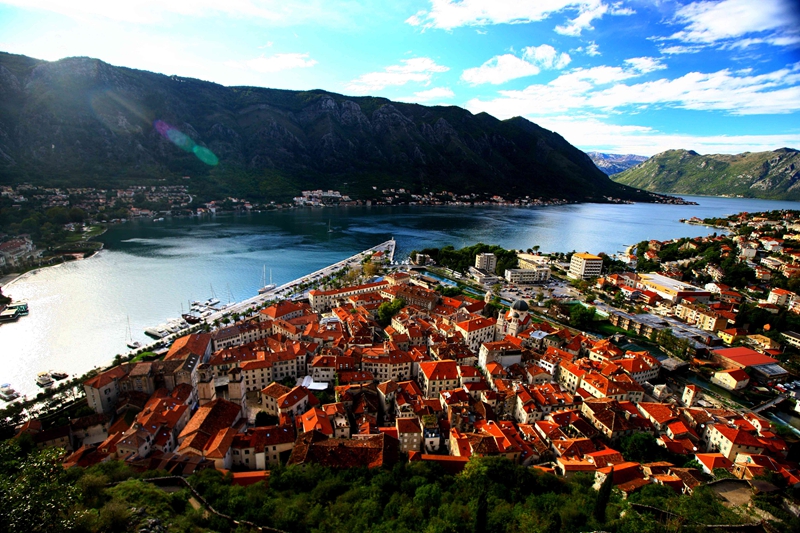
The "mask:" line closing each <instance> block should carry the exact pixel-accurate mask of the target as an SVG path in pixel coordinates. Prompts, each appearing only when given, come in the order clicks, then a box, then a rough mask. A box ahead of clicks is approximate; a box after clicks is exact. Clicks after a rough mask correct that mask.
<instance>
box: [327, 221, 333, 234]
mask: <svg viewBox="0 0 800 533" xmlns="http://www.w3.org/2000/svg"><path fill="white" fill-rule="evenodd" d="M328 233H333V228H331V221H330V220H328Z"/></svg>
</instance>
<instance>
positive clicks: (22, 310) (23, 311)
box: [6, 302, 29, 316]
mask: <svg viewBox="0 0 800 533" xmlns="http://www.w3.org/2000/svg"><path fill="white" fill-rule="evenodd" d="M6 309H16V310H17V313H18V315H19V316H28V312H29V311H28V302H14V303H10V304H8V305H7V306H6Z"/></svg>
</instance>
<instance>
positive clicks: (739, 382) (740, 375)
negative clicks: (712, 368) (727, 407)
mask: <svg viewBox="0 0 800 533" xmlns="http://www.w3.org/2000/svg"><path fill="white" fill-rule="evenodd" d="M711 382H712V383H715V384H717V385H719V386H720V387H723V388H726V389H728V390H740V389H743V388H745V387H747V384H748V383H750V376H749V375H748V374H747V372H745V371H744V370H742V369H741V368H732V369H730V370H720V371H719V372H715V373H714V376H713V377H712V378H711Z"/></svg>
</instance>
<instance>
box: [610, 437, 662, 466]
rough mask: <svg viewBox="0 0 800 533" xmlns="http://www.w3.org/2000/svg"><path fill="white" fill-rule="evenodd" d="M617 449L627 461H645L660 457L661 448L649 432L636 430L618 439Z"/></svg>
mask: <svg viewBox="0 0 800 533" xmlns="http://www.w3.org/2000/svg"><path fill="white" fill-rule="evenodd" d="M619 451H620V452H622V456H623V457H625V459H627V460H628V461H633V462H635V463H646V462H650V461H656V460H658V458H659V457H661V448H660V447H659V446H658V444H657V443H656V438H655V437H654V436H653V435H651V434H650V433H644V432H638V433H633V434H631V435H627V436H625V437H623V438H622V440H621V441H620V448H619Z"/></svg>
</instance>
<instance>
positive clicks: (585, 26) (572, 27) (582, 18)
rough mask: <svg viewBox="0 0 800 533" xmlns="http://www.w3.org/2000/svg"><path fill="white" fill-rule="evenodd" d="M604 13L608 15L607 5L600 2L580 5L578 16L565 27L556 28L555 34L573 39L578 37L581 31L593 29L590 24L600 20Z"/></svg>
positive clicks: (598, 0)
mask: <svg viewBox="0 0 800 533" xmlns="http://www.w3.org/2000/svg"><path fill="white" fill-rule="evenodd" d="M606 13H608V4H604V3H603V2H601V1H600V0H597V1H595V2H589V3H587V4H584V5H582V6H581V7H580V10H579V13H578V16H577V17H575V18H574V19H572V20H570V21H569V22H568V23H567V24H566V25H564V26H556V33H560V34H562V35H571V36H573V37H575V36H578V35H580V34H581V32H582V31H583V30H591V29H594V28H593V27H592V22H594V21H595V20H596V19H599V18H602V17H603V15H605V14H606Z"/></svg>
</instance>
